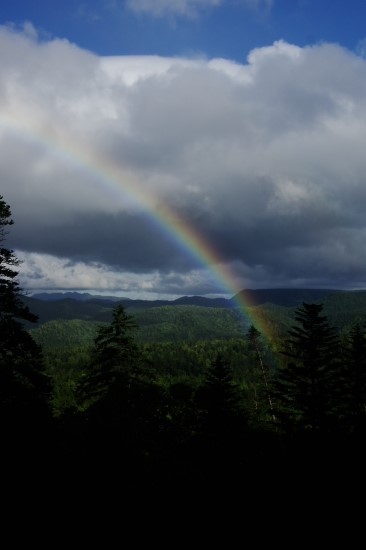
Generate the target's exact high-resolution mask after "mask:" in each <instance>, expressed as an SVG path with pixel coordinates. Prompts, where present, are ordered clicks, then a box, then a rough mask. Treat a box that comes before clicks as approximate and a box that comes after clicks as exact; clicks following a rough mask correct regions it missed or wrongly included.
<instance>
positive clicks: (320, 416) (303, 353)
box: [276, 302, 339, 432]
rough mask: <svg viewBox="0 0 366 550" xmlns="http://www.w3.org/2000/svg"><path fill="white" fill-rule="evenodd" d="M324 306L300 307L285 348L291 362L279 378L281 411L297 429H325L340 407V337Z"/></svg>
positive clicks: (308, 305) (277, 384)
mask: <svg viewBox="0 0 366 550" xmlns="http://www.w3.org/2000/svg"><path fill="white" fill-rule="evenodd" d="M322 310H323V305H322V304H307V303H305V302H303V303H302V305H301V306H299V307H298V308H297V310H296V313H295V321H296V325H294V327H293V328H292V329H291V330H290V331H289V338H288V340H287V348H286V350H285V351H284V352H283V355H284V356H286V357H287V358H289V362H288V364H287V365H285V366H283V367H282V368H281V369H280V370H279V372H278V378H277V381H276V387H277V398H278V403H279V408H278V411H277V415H278V416H279V417H280V418H281V419H282V420H283V421H284V422H285V424H286V425H287V426H289V425H292V426H293V427H294V428H295V429H296V430H308V431H312V432H316V431H318V430H325V429H326V428H327V427H329V425H330V424H331V421H332V419H333V418H334V415H335V408H336V407H337V399H336V393H337V390H336V385H337V383H338V382H339V363H338V361H337V356H338V351H339V349H338V339H337V336H336V333H335V331H334V329H333V328H331V327H330V326H329V323H328V320H327V318H326V317H325V316H323V315H321V313H322ZM277 415H276V416H277Z"/></svg>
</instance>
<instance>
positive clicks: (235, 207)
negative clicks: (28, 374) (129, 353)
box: [0, 29, 366, 293]
mask: <svg viewBox="0 0 366 550" xmlns="http://www.w3.org/2000/svg"><path fill="white" fill-rule="evenodd" d="M0 52H1V57H2V66H1V68H0V97H1V105H0V130H1V132H0V145H1V147H0V177H1V194H2V195H3V196H4V198H5V199H6V200H7V201H8V202H9V204H10V205H11V207H12V211H13V215H14V219H15V222H16V224H15V226H14V228H13V230H12V235H11V239H12V241H11V242H12V245H13V246H14V247H15V248H16V249H17V250H19V251H20V252H21V254H22V258H23V259H24V263H25V265H24V268H23V273H24V281H25V282H27V281H31V280H33V281H34V280H35V277H36V278H37V277H38V278H41V279H42V280H43V281H44V284H45V285H46V284H47V285H48V286H49V287H52V285H54V286H55V287H56V286H57V285H61V284H64V285H65V284H69V283H68V282H67V281H69V280H70V281H71V280H74V281H75V284H76V282H77V284H79V285H84V287H85V288H100V287H101V285H102V284H103V285H104V287H105V286H108V288H115V287H116V286H119V287H123V285H125V286H124V287H125V288H126V289H128V290H132V289H135V290H136V291H138V290H139V289H140V290H144V291H146V292H153V291H158V292H160V293H164V292H166V293H173V292H175V291H176V292H177V293H181V292H180V291H179V288H180V289H184V291H185V292H186V293H189V289H190V290H191V291H192V293H194V292H196V291H197V290H198V289H200V293H204V288H206V289H207V292H211V291H212V289H213V288H217V283H215V282H214V281H213V280H211V279H210V277H209V276H208V273H209V272H208V271H207V270H205V268H206V266H205V259H203V261H202V263H201V264H200V263H199V261H198V257H199V256H200V255H202V253H203V250H208V249H211V250H214V251H215V254H216V256H217V257H218V258H219V259H221V262H222V263H225V264H226V265H227V266H228V267H230V268H231V271H232V273H233V278H235V280H236V282H237V284H238V285H242V286H243V287H245V286H251V287H253V286H254V287H255V286H273V285H276V286H288V285H298V284H299V283H301V285H302V286H314V285H318V284H319V283H321V284H322V285H323V286H324V285H327V286H334V283H335V282H336V283H337V284H342V286H349V287H352V286H357V287H359V286H364V285H365V284H366V266H365V265H364V262H363V260H362V259H363V258H364V257H365V256H366V239H365V234H366V221H365V217H364V212H365V209H366V179H365V174H366V157H365V153H364V143H365V141H366V61H365V60H364V59H363V58H361V57H357V56H356V55H354V54H351V53H350V52H348V51H347V50H345V49H342V48H341V47H339V46H336V45H329V44H323V45H316V46H313V47H306V48H299V47H297V46H294V45H291V44H287V43H285V42H282V41H279V42H275V43H274V44H273V45H271V46H268V47H265V48H258V49H255V50H253V51H252V52H251V54H250V55H249V57H248V62H247V63H246V64H243V65H240V64H238V63H233V62H231V61H229V60H223V59H214V60H204V59H195V60H190V59H174V58H161V57H156V56H151V57H148V56H147V57H133V56H131V57H114V58H100V57H97V56H95V55H92V54H90V53H88V52H85V51H83V50H80V49H79V48H77V47H76V46H73V45H71V44H69V43H68V42H66V41H54V42H49V43H43V44H39V43H38V42H37V40H36V38H35V37H30V36H29V33H28V35H27V36H26V35H20V34H16V33H14V32H13V31H9V30H7V29H2V30H1V31H0ZM165 205H167V206H168V207H170V208H171V209H172V211H173V212H176V213H177V215H178V216H179V217H180V218H181V219H182V220H183V222H184V224H186V228H190V230H191V231H192V232H193V233H192V234H193V235H198V236H199V237H200V238H201V239H202V242H203V243H204V244H203V245H202V249H201V250H196V254H194V253H192V250H191V248H192V246H191V244H189V243H188V244H187V246H186V247H184V246H182V243H179V242H178V240H177V239H176V238H174V236H173V234H174V228H171V230H169V228H168V227H167V224H168V226H169V223H172V222H168V221H167V220H166V221H165V222H163V224H162V225H159V223H157V220H158V219H159V218H160V217H161V216H162V217H163V219H164V214H163V215H162V214H161V211H160V210H159V208H160V207H164V206H165ZM154 219H155V221H154ZM164 223H165V225H164ZM174 223H175V222H173V223H172V225H173V226H174ZM175 225H177V224H175ZM179 231H180V230H179V229H178V232H179ZM185 238H186V237H184V236H183V240H184V239H185ZM205 243H206V244H205ZM45 255H46V256H47V257H46V256H45ZM51 257H53V260H51ZM69 260H70V261H71V264H68V261H69ZM219 261H220V260H219ZM27 262H28V263H27ZM47 266H49V269H48V268H47ZM51 267H52V268H51ZM31 268H32V269H31ZM47 269H48V271H47ZM56 271H57V273H56ZM32 272H34V274H35V275H34V276H32ZM134 274H135V275H136V276H134ZM72 278H74V279H72ZM205 281H206V282H205ZM32 284H33V283H32ZM70 284H71V282H70ZM134 285H135V286H134ZM205 285H206V286H205ZM215 285H216V286H215Z"/></svg>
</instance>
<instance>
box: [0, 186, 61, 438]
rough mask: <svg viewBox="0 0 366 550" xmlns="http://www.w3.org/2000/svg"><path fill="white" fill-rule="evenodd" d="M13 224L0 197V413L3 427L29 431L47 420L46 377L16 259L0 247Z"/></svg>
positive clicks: (12, 254) (7, 206)
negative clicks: (28, 327)
mask: <svg viewBox="0 0 366 550" xmlns="http://www.w3.org/2000/svg"><path fill="white" fill-rule="evenodd" d="M12 224H13V220H12V218H11V210H10V207H9V205H8V204H7V203H6V202H5V200H4V199H3V197H2V196H0V415H1V423H2V427H3V429H4V430H6V431H7V432H8V433H11V432H13V433H14V437H16V434H17V433H18V431H19V429H22V431H23V433H26V432H27V431H28V430H29V433H30V432H32V431H34V430H35V429H36V428H37V424H38V423H39V422H41V423H42V422H44V421H45V420H46V419H47V416H48V413H49V408H48V398H49V391H50V387H49V379H48V378H47V376H46V375H45V374H44V369H43V358H42V350H41V348H40V347H39V346H38V345H37V344H36V343H35V341H34V340H33V339H32V337H31V336H30V334H29V333H28V332H27V330H26V329H25V327H24V322H35V321H36V320H37V316H36V315H34V314H32V313H31V312H30V310H29V308H28V307H27V306H25V305H24V303H23V301H22V294H21V292H22V290H21V288H20V286H19V283H18V280H17V277H18V270H17V267H18V266H19V263H20V262H19V260H18V259H17V257H16V256H15V254H14V252H13V250H10V249H8V248H6V247H5V246H4V241H5V239H6V236H7V234H8V227H9V226H11V225H12Z"/></svg>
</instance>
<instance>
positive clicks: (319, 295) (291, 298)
mask: <svg viewBox="0 0 366 550" xmlns="http://www.w3.org/2000/svg"><path fill="white" fill-rule="evenodd" d="M340 292H348V291H342V290H334V289H329V288H259V289H248V290H241V291H240V292H239V293H238V294H236V295H235V296H234V297H233V298H231V301H232V302H234V304H235V302H236V303H237V302H238V301H240V298H241V299H242V301H243V302H244V303H246V304H248V305H250V306H260V305H262V304H266V303H268V304H275V305H277V306H282V307H297V306H298V305H299V304H301V302H307V303H314V302H319V301H323V300H324V299H325V298H326V297H327V296H330V295H331V294H336V293H340ZM349 292H350V291H349Z"/></svg>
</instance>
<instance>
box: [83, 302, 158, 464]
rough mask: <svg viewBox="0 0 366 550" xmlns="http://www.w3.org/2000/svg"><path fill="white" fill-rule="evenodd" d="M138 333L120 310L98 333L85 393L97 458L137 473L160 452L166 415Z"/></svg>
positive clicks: (115, 310)
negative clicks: (124, 465) (144, 364)
mask: <svg viewBox="0 0 366 550" xmlns="http://www.w3.org/2000/svg"><path fill="white" fill-rule="evenodd" d="M136 328H137V323H136V321H135V319H134V317H133V316H131V315H128V314H127V313H126V311H125V309H124V307H123V306H122V305H120V304H119V305H117V306H116V307H115V308H114V310H113V320H112V322H111V323H110V324H109V325H107V326H102V327H100V329H99V331H98V334H97V336H96V338H95V343H94V350H93V352H94V358H93V362H92V365H91V366H90V370H89V373H88V374H87V375H86V377H85V380H84V382H83V383H82V385H81V388H80V395H81V397H82V399H83V401H84V406H85V409H86V410H85V413H84V417H85V419H86V424H87V426H88V429H89V430H90V432H89V436H90V437H89V444H91V453H92V454H93V455H94V457H98V459H102V460H103V459H107V460H108V461H109V463H110V464H112V460H114V461H116V462H118V461H124V462H125V463H127V462H128V463H129V467H131V468H132V467H133V466H132V463H134V464H135V466H136V467H138V466H139V463H140V462H141V461H142V463H144V461H145V458H146V457H150V456H151V454H152V453H153V452H154V451H155V449H156V445H157V434H158V432H159V430H160V423H161V421H162V418H163V416H164V402H163V398H162V391H161V388H160V387H159V386H158V385H157V384H156V383H154V380H153V378H152V376H149V375H148V374H147V373H146V372H145V371H144V370H143V369H142V368H140V350H139V347H138V346H137V344H136V342H135V339H134V335H133V332H134V330H135V329H136Z"/></svg>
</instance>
